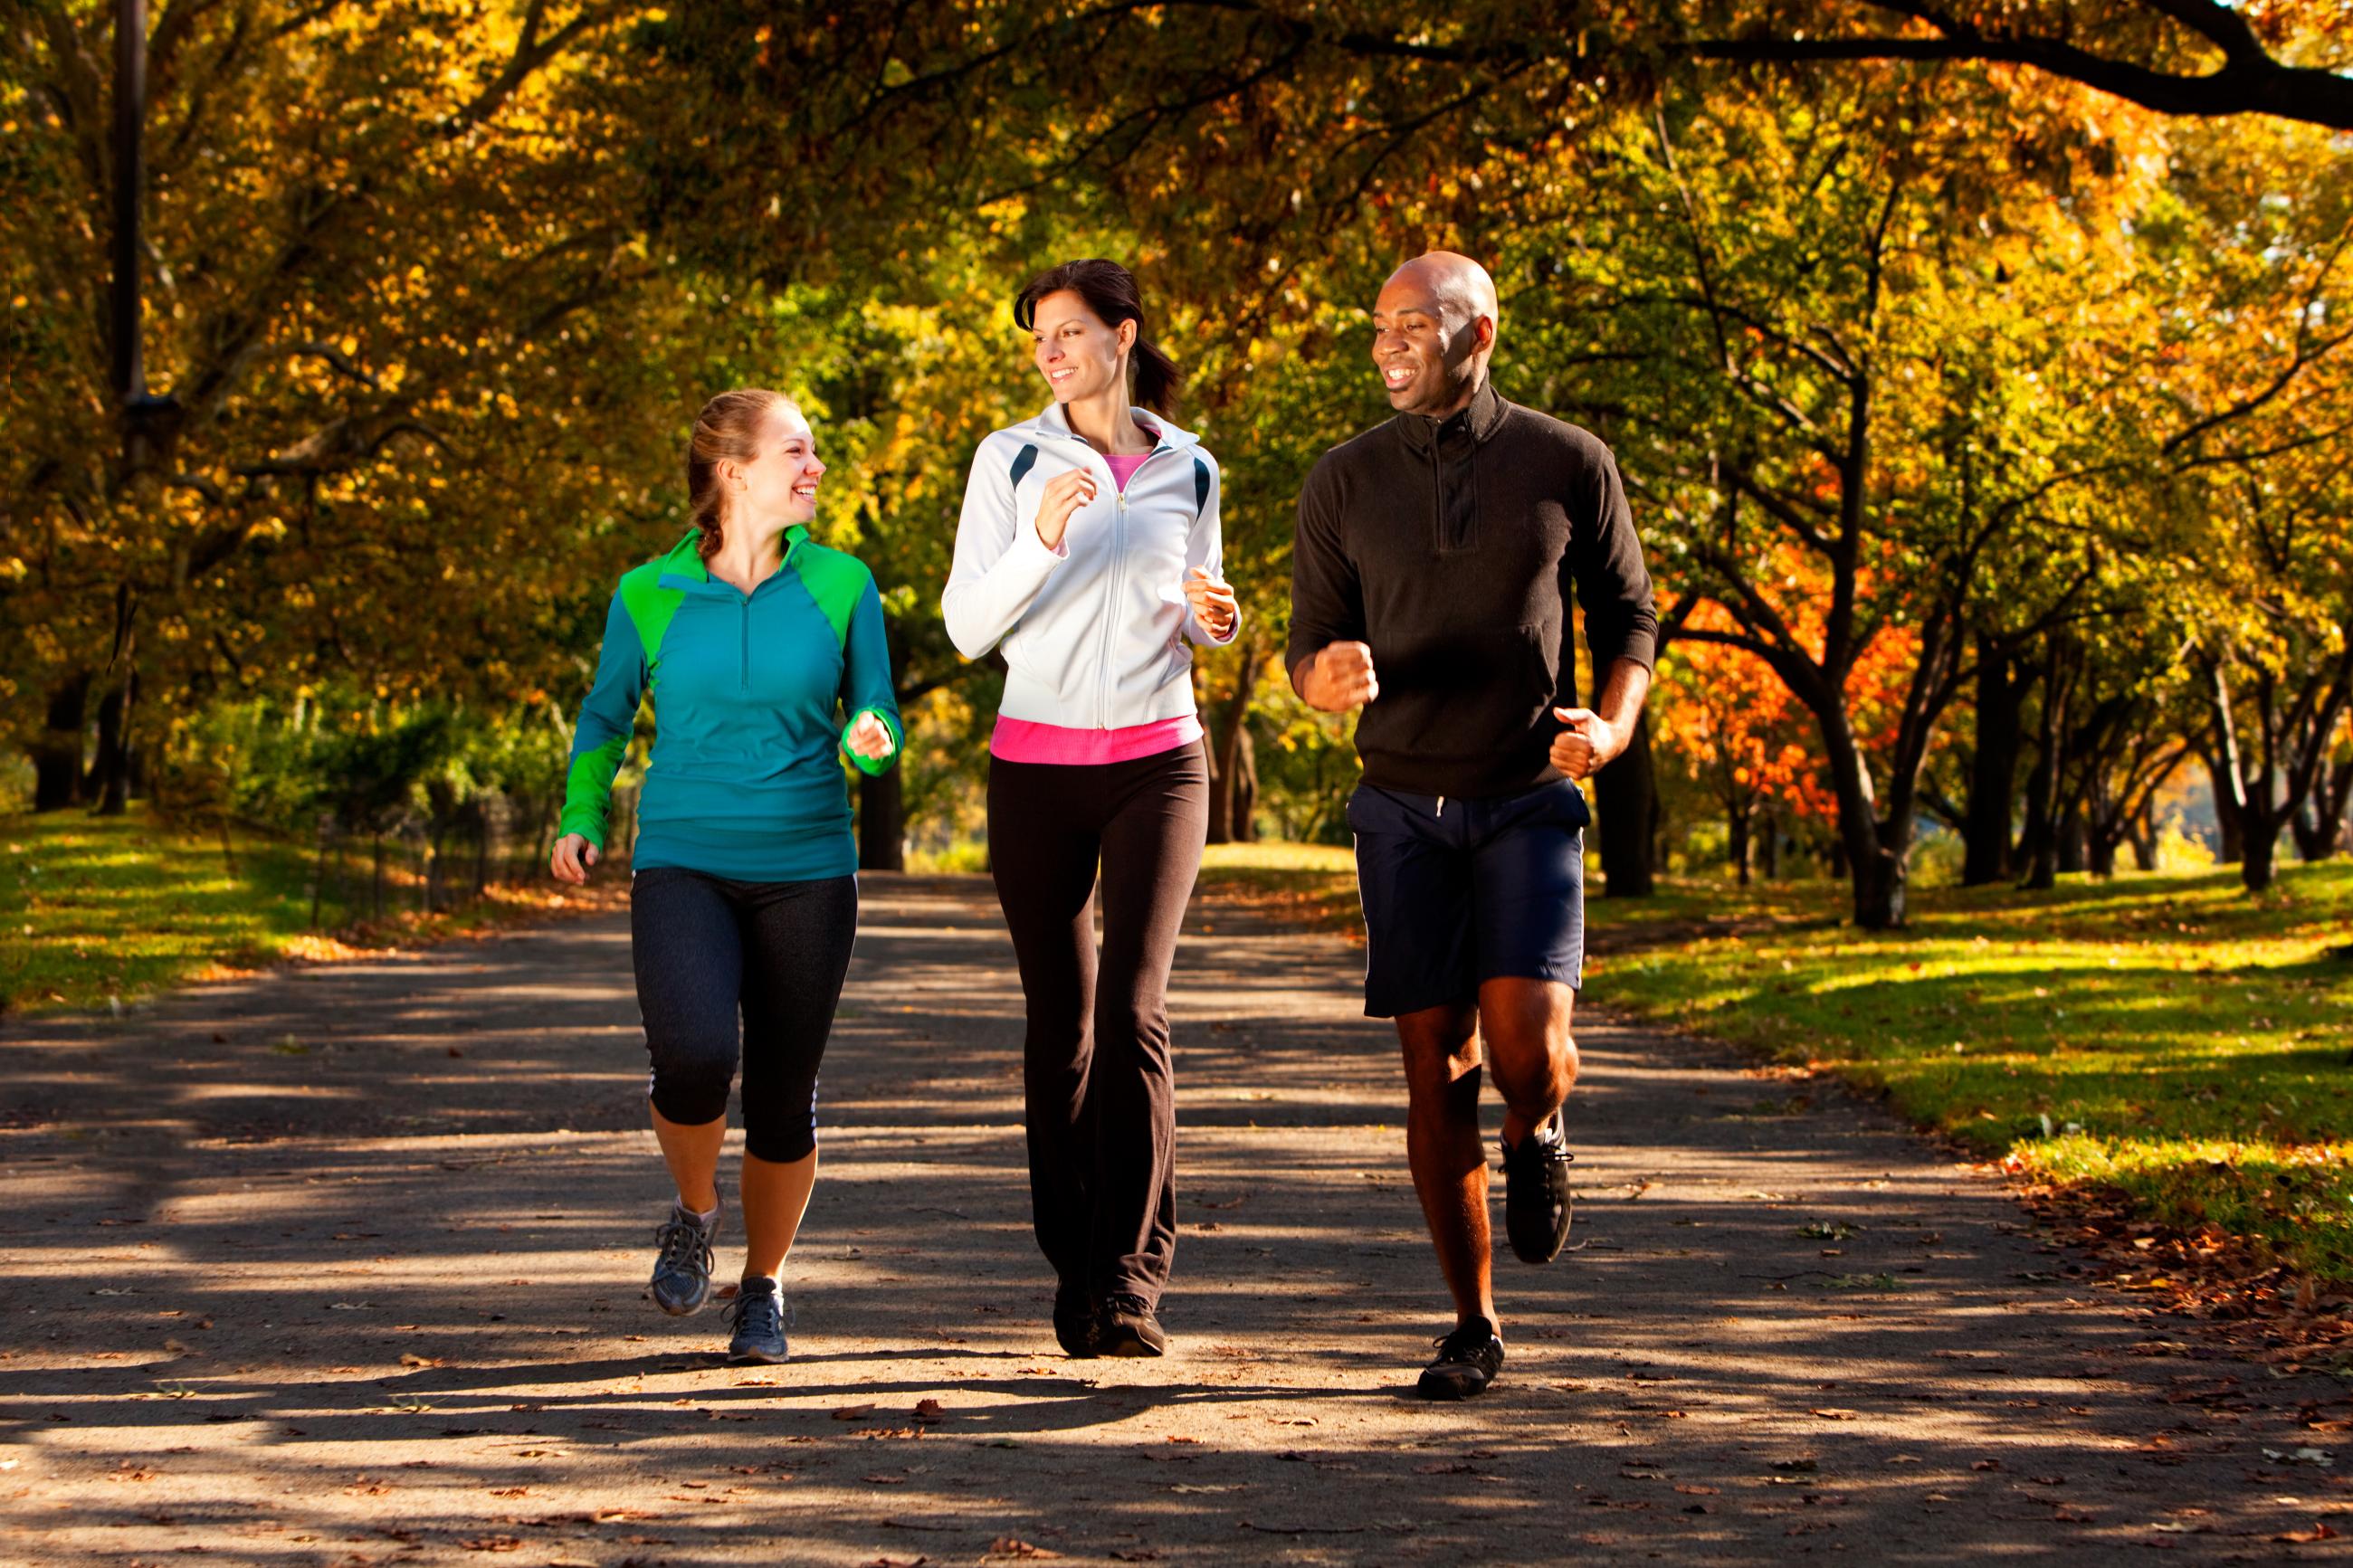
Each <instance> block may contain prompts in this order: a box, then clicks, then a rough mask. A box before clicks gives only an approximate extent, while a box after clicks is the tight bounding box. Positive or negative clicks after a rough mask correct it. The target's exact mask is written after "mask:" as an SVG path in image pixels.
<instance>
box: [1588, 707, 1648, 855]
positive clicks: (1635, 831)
mask: <svg viewBox="0 0 2353 1568" xmlns="http://www.w3.org/2000/svg"><path fill="white" fill-rule="evenodd" d="M1654 768H1655V764H1654V763H1653V761H1652V759H1651V716H1650V714H1648V713H1647V712H1646V713H1642V714H1641V715H1638V716H1637V717H1636V719H1635V721H1634V736H1633V739H1632V740H1630V741H1629V742H1627V743H1626V750H1625V751H1624V752H1621V753H1620V755H1619V756H1618V757H1617V758H1616V759H1615V760H1614V761H1612V762H1611V763H1609V766H1608V767H1605V768H1603V769H1602V770H1601V771H1600V772H1599V773H1596V774H1594V775H1593V793H1594V805H1595V807H1596V808H1597V809H1596V812H1595V816H1596V818H1597V820H1596V822H1595V825H1594V826H1595V831H1596V833H1597V834H1598V836H1599V838H1600V841H1601V878H1602V897H1604V898H1609V899H1641V898H1648V897H1649V896H1650V895H1651V894H1652V893H1654V892H1656V891H1658V865H1659V863H1658V848H1657V842H1656V837H1655V830H1656V828H1657V826H1658V812H1659V791H1658V778H1657V774H1656V773H1655V772H1654Z"/></svg>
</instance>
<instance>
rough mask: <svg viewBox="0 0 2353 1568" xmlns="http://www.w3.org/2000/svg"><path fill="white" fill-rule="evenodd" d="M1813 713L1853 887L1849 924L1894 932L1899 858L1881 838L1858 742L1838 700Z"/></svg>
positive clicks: (1899, 901) (1900, 904) (1900, 895)
mask: <svg viewBox="0 0 2353 1568" xmlns="http://www.w3.org/2000/svg"><path fill="white" fill-rule="evenodd" d="M1815 718H1816V720H1817V721H1818V722H1819V725H1820V730H1821V736H1822V750H1823V751H1824V752H1826V753H1827V754H1828V756H1829V759H1830V770H1831V795H1832V797H1833V798H1834V799H1836V800H1837V802H1838V846H1839V848H1840V849H1841V850H1842V851H1843V852H1844V858H1845V860H1846V869H1847V876H1848V878H1849V879H1851V881H1852V886H1853V898H1854V923H1855V924H1857V925H1859V926H1861V927H1862V929H1863V930H1865V931H1894V930H1895V929H1897V928H1898V927H1900V926H1902V925H1903V923H1904V913H1905V896H1904V895H1905V888H1904V862H1903V858H1902V857H1900V856H1898V855H1895V854H1894V853H1892V852H1891V851H1890V850H1889V848H1888V847H1887V845H1886V844H1884V843H1883V842H1882V839H1881V836H1880V831H1879V814H1878V802H1877V801H1876V800H1875V799H1874V798H1873V795H1872V789H1871V774H1870V772H1869V764H1868V763H1865V761H1864V759H1863V755H1862V744H1861V742H1858V741H1856V739H1855V737H1854V731H1853V729H1852V726H1851V725H1850V724H1849V723H1848V721H1847V715H1846V710H1845V708H1844V707H1843V706H1842V705H1840V706H1833V707H1831V708H1830V709H1829V710H1826V711H1818V712H1817V713H1816V714H1815Z"/></svg>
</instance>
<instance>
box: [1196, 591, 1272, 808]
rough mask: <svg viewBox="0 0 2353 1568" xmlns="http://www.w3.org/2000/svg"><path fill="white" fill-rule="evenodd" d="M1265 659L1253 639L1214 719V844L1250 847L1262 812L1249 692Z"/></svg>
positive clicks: (1211, 749)
mask: <svg viewBox="0 0 2353 1568" xmlns="http://www.w3.org/2000/svg"><path fill="white" fill-rule="evenodd" d="M1265 658H1266V655H1265V653H1264V652H1263V651H1262V650H1261V648H1260V647H1259V646H1258V643H1257V640H1256V639H1255V638H1252V639H1250V640H1249V641H1247V642H1245V643H1244V644H1243V646H1242V648H1241V651H1240V656H1239V660H1238V662H1237V664H1236V666H1235V669H1234V689H1233V691H1232V694H1231V695H1229V697H1227V699H1226V700H1224V701H1222V702H1220V703H1219V704H1217V706H1216V707H1215V708H1214V709H1212V710H1211V711H1210V714H1209V735H1208V752H1209V755H1208V762H1209V842H1210V843H1212V844H1247V843H1249V842H1250V840H1251V838H1252V837H1254V835H1253V833H1252V831H1251V825H1250V815H1251V813H1252V812H1254V811H1256V810H1257V809H1258V749H1257V747H1256V746H1254V745H1253V744H1251V742H1250V693H1251V690H1252V689H1254V688H1255V687H1256V686H1257V685H1258V671H1259V666H1260V665H1261V663H1263V662H1264V661H1265Z"/></svg>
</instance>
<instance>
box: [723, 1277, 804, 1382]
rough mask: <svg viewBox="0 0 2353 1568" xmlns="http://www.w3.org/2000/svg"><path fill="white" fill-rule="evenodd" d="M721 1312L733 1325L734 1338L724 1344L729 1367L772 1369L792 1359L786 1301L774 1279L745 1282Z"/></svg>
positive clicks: (748, 1280)
mask: <svg viewBox="0 0 2353 1568" xmlns="http://www.w3.org/2000/svg"><path fill="white" fill-rule="evenodd" d="M723 1310H724V1311H725V1312H726V1315H727V1321H729V1322H730V1323H733V1325H734V1326H735V1333H734V1337H733V1338H732V1339H730V1340H729V1341H728V1342H727V1361H728V1363H729V1364H730V1365H732V1366H773V1365H775V1364H776V1363H780V1362H786V1361H790V1360H791V1359H792V1352H791V1350H790V1348H789V1347H787V1346H786V1342H785V1300H784V1298H783V1297H782V1296H781V1295H779V1294H777V1291H776V1281H775V1280H773V1279H766V1278H765V1277H763V1278H761V1279H746V1280H744V1283H743V1285H742V1287H741V1288H740V1289H737V1290H736V1292H735V1299H734V1300H733V1301H730V1302H728V1303H727V1305H726V1307H725V1308H724V1309H723Z"/></svg>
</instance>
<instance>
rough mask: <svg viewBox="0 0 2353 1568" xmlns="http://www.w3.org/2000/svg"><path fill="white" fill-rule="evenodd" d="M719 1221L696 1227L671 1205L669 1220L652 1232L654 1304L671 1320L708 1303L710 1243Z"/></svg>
mask: <svg viewBox="0 0 2353 1568" xmlns="http://www.w3.org/2000/svg"><path fill="white" fill-rule="evenodd" d="M719 1219H720V1216H719V1215H716V1214H714V1215H712V1216H711V1223H710V1224H708V1225H702V1224H698V1223H697V1222H696V1220H695V1217H694V1216H693V1215H691V1214H689V1213H687V1212H686V1211H685V1210H684V1209H682V1208H678V1207H675V1206H673V1207H672V1208H671V1209H670V1218H668V1219H666V1220H664V1221H663V1222H662V1223H661V1226H659V1228H658V1229H657V1230H655V1232H654V1246H655V1247H658V1248H659V1251H658V1252H657V1253H656V1254H655V1256H654V1278H653V1289H654V1305H655V1306H657V1307H659V1308H660V1309H661V1310H663V1311H665V1312H668V1313H669V1314H670V1316H671V1317H673V1318H683V1317H685V1316H687V1315H688V1314H689V1313H691V1312H699V1311H701V1310H702V1304H703V1303H704V1302H705V1301H708V1300H711V1244H712V1241H713V1240H715V1239H716V1238H717V1237H718V1235H719Z"/></svg>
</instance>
